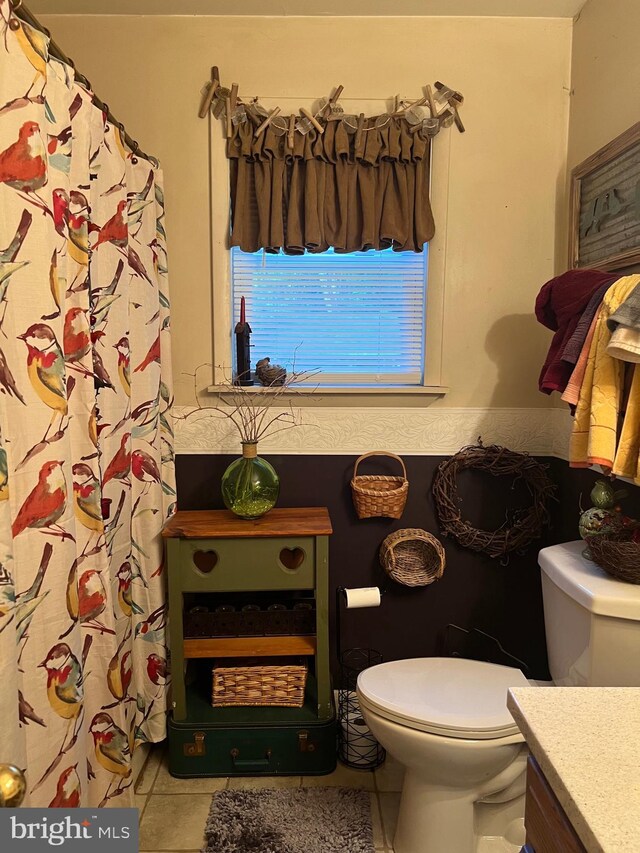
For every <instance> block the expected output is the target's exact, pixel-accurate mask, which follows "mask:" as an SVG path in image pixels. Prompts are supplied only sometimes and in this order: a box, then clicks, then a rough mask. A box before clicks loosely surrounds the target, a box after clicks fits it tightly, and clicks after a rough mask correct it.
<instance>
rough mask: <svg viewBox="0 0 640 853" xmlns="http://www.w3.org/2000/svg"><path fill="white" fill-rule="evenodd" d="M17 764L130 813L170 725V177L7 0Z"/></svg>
mask: <svg viewBox="0 0 640 853" xmlns="http://www.w3.org/2000/svg"><path fill="white" fill-rule="evenodd" d="M0 16H1V18H0V28H1V29H2V36H3V37H2V39H1V40H0V684H1V685H2V689H1V691H0V762H10V763H13V764H16V765H17V766H18V767H20V768H22V769H23V770H24V771H25V773H26V776H27V783H28V795H27V798H26V799H25V802H24V805H27V806H28V805H31V806H37V807H44V806H61V807H62V806H64V807H71V806H91V807H94V806H106V805H119V806H126V805H130V804H131V802H132V799H131V797H132V791H131V781H132V765H131V761H132V753H133V751H134V749H135V748H136V747H137V746H138V745H139V744H141V743H143V742H149V741H158V740H160V739H162V738H163V737H164V734H165V710H166V678H167V660H166V651H165V625H166V604H165V589H164V587H165V577H164V564H163V552H162V544H161V540H160V536H159V534H160V530H161V528H162V526H163V524H164V522H165V520H166V519H167V518H168V516H169V515H170V514H171V513H172V512H173V511H174V508H175V482H174V469H173V447H172V430H171V425H170V421H169V409H170V406H171V401H172V384H171V376H170V372H169V371H170V352H169V301H168V295H167V268H166V251H165V228H164V207H163V192H162V175H161V172H160V170H159V168H157V167H156V165H155V164H152V163H151V162H149V161H148V160H146V159H143V158H142V157H139V158H137V157H136V156H135V155H134V154H132V152H130V151H129V150H127V148H126V147H125V146H124V144H123V136H122V133H121V131H120V129H119V128H118V127H114V126H113V125H112V124H110V123H109V122H107V120H106V116H105V114H104V113H103V112H102V111H101V110H99V109H98V108H97V107H96V106H95V105H94V104H93V102H92V96H91V93H90V92H88V91H87V90H85V89H84V88H82V87H81V86H79V85H78V84H77V83H76V82H74V74H73V70H72V69H71V68H70V67H69V66H67V65H65V64H63V63H62V62H59V61H57V60H56V59H55V58H53V57H50V56H49V54H48V41H47V38H46V37H45V36H44V35H43V34H42V33H40V32H39V31H38V30H36V29H34V28H31V27H29V26H28V25H26V24H23V23H21V22H18V21H17V20H16V19H15V18H13V19H12V18H11V13H10V8H9V4H8V3H7V0H0Z"/></svg>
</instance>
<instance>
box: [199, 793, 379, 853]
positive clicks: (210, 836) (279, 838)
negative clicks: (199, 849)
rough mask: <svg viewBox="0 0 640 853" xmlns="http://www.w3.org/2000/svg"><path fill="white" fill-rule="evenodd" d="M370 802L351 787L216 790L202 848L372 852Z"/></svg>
mask: <svg viewBox="0 0 640 853" xmlns="http://www.w3.org/2000/svg"><path fill="white" fill-rule="evenodd" d="M370 802H371V800H370V796H369V792H368V791H357V790H353V789H351V788H284V789H280V790H258V791H220V792H219V793H217V794H214V797H213V800H212V803H211V810H210V812H209V817H208V818H207V825H206V828H205V838H206V844H205V846H204V848H203V853H374V849H373V830H372V827H371V805H370Z"/></svg>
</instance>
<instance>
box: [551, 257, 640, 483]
mask: <svg viewBox="0 0 640 853" xmlns="http://www.w3.org/2000/svg"><path fill="white" fill-rule="evenodd" d="M536 317H537V318H538V320H539V321H540V322H541V323H542V324H543V325H544V326H546V327H547V328H549V329H552V330H553V331H554V332H555V334H554V337H553V340H552V342H551V346H550V348H549V353H548V355H547V359H546V361H545V364H544V366H543V368H542V372H541V374H540V381H539V387H540V390H541V391H543V392H544V393H546V394H550V393H551V392H552V391H559V392H560V393H561V394H562V399H563V400H565V401H566V402H567V403H569V405H570V406H571V408H572V410H573V411H574V412H575V419H574V424H573V433H572V436H571V449H570V464H571V465H572V466H573V467H576V468H579V467H587V466H589V465H593V464H598V465H602V466H603V467H604V468H606V469H607V470H610V471H612V472H613V473H614V474H617V475H618V476H621V477H629V478H632V479H633V480H635V481H636V482H640V459H639V454H640V371H636V370H635V364H637V363H639V362H640V275H629V276H624V277H622V278H621V277H620V276H618V275H615V274H612V273H604V272H600V271H598V270H569V271H568V272H566V273H563V274H562V275H559V276H557V277H556V278H554V279H551V281H549V282H547V283H546V284H545V285H544V286H543V288H542V289H541V291H540V293H539V294H538V298H537V300H536ZM624 362H630V363H631V364H630V365H629V366H628V367H627V369H626V370H625V364H624ZM625 389H628V395H627V394H626V393H625Z"/></svg>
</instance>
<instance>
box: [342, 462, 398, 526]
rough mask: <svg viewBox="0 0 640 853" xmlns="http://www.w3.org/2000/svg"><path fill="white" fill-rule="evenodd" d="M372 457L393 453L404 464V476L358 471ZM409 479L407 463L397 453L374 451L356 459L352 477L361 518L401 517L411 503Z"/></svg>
mask: <svg viewBox="0 0 640 853" xmlns="http://www.w3.org/2000/svg"><path fill="white" fill-rule="evenodd" d="M369 456H390V457H391V458H392V459H397V460H398V462H399V463H400V464H401V465H402V477H387V476H383V475H380V474H358V465H359V464H360V463H361V462H362V460H363V459H367V458H368V457H369ZM408 491H409V481H408V480H407V469H406V468H405V466H404V462H403V461H402V459H401V458H400V457H399V456H396V454H395V453H385V452H384V451H382V450H373V451H372V452H371V453H363V454H362V456H359V457H358V458H357V459H356V464H355V466H354V469H353V477H352V479H351V493H352V495H353V505H354V506H355V508H356V512H357V513H358V518H375V517H380V516H382V517H384V518H400V516H401V515H402V512H403V510H404V505H405V503H406V502H407V492H408Z"/></svg>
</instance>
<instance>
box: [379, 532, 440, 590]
mask: <svg viewBox="0 0 640 853" xmlns="http://www.w3.org/2000/svg"><path fill="white" fill-rule="evenodd" d="M445 562H446V558H445V553H444V548H443V547H442V545H441V543H440V542H439V540H438V539H436V537H435V536H433V535H432V534H431V533H428V532H427V531H426V530H421V529H420V528H416V527H405V528H404V529H403V530H396V531H395V532H394V533H390V534H389V535H388V536H387V538H386V539H385V540H384V542H383V543H382V545H381V546H380V563H381V564H382V567H383V568H384V570H385V572H386V573H387V574H388V575H389V577H390V578H392V579H393V580H394V581H396V582H397V583H401V584H403V585H404V586H428V585H429V584H430V583H433V582H434V581H437V580H438V579H439V578H441V577H442V575H443V573H444V567H445Z"/></svg>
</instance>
